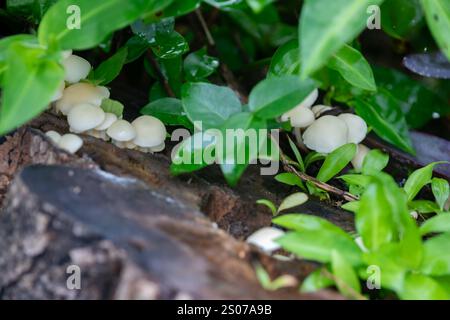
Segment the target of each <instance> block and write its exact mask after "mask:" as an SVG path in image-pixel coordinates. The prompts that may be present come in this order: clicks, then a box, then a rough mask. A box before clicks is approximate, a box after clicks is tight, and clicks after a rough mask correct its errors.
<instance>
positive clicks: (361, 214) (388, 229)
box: [355, 176, 409, 250]
mask: <svg viewBox="0 0 450 320" xmlns="http://www.w3.org/2000/svg"><path fill="white" fill-rule="evenodd" d="M384 177H386V178H385V179H388V180H387V181H385V179H383V180H381V179H379V177H373V178H372V183H371V184H370V185H368V186H367V187H366V190H365V192H364V194H363V195H362V197H361V200H360V201H359V209H358V212H357V214H356V221H355V222H356V229H357V231H358V233H359V234H360V235H361V237H362V238H363V241H364V245H365V246H366V247H367V248H368V249H369V250H377V249H379V248H380V247H381V246H382V245H383V244H386V243H390V242H392V241H396V240H398V236H399V235H398V227H397V225H396V222H395V219H396V216H400V215H404V214H405V213H406V214H407V215H409V213H408V211H407V206H406V197H405V196H404V195H403V194H402V193H401V190H400V189H399V188H398V187H397V186H396V185H395V182H394V181H393V180H392V178H391V177H389V176H384Z"/></svg>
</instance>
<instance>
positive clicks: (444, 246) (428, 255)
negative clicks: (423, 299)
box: [421, 233, 450, 276]
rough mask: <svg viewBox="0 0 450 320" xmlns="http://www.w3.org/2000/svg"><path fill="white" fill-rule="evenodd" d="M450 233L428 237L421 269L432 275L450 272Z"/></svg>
mask: <svg viewBox="0 0 450 320" xmlns="http://www.w3.org/2000/svg"><path fill="white" fill-rule="evenodd" d="M449 246H450V233H444V234H441V235H438V236H436V237H433V238H431V239H428V240H427V241H425V244H424V254H423V260H422V267H421V271H422V272H424V273H425V274H428V275H431V276H443V275H448V274H450V250H448V248H449Z"/></svg>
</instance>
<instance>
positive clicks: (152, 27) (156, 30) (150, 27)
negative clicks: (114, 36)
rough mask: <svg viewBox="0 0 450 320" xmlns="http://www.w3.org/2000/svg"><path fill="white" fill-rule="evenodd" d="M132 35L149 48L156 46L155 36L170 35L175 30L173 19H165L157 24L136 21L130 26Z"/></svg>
mask: <svg viewBox="0 0 450 320" xmlns="http://www.w3.org/2000/svg"><path fill="white" fill-rule="evenodd" d="M131 30H132V31H133V33H134V34H135V35H136V36H138V37H140V38H141V39H142V40H144V41H145V42H146V43H147V44H148V45H149V46H152V45H155V44H156V34H171V33H173V32H174V30H175V19H174V18H165V19H161V20H159V21H157V22H147V21H144V20H137V21H135V22H134V23H133V24H132V25H131Z"/></svg>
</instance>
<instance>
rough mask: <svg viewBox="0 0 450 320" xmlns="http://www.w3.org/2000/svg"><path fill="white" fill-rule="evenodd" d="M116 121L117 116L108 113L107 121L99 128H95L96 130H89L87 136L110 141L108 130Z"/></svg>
mask: <svg viewBox="0 0 450 320" xmlns="http://www.w3.org/2000/svg"><path fill="white" fill-rule="evenodd" d="M116 121H117V116H116V115H115V114H114V113H109V112H106V113H105V119H104V120H103V122H102V123H101V124H100V125H98V126H97V127H95V128H94V129H92V130H89V131H88V132H87V134H89V135H90V136H93V137H95V138H98V139H102V140H105V141H108V140H109V138H108V136H107V134H106V130H107V129H108V128H109V127H111V125H112V124H113V123H114V122H116Z"/></svg>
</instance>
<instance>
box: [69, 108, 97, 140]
mask: <svg viewBox="0 0 450 320" xmlns="http://www.w3.org/2000/svg"><path fill="white" fill-rule="evenodd" d="M103 120H105V112H104V111H103V109H102V108H100V107H97V106H94V105H92V104H89V103H82V104H78V105H76V106H74V107H73V108H72V109H71V110H70V112H69V114H68V115H67V121H68V122H69V125H70V130H71V131H73V132H76V133H81V132H85V131H88V130H91V129H94V128H95V127H97V126H98V125H100V124H101V123H102V122H103Z"/></svg>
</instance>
